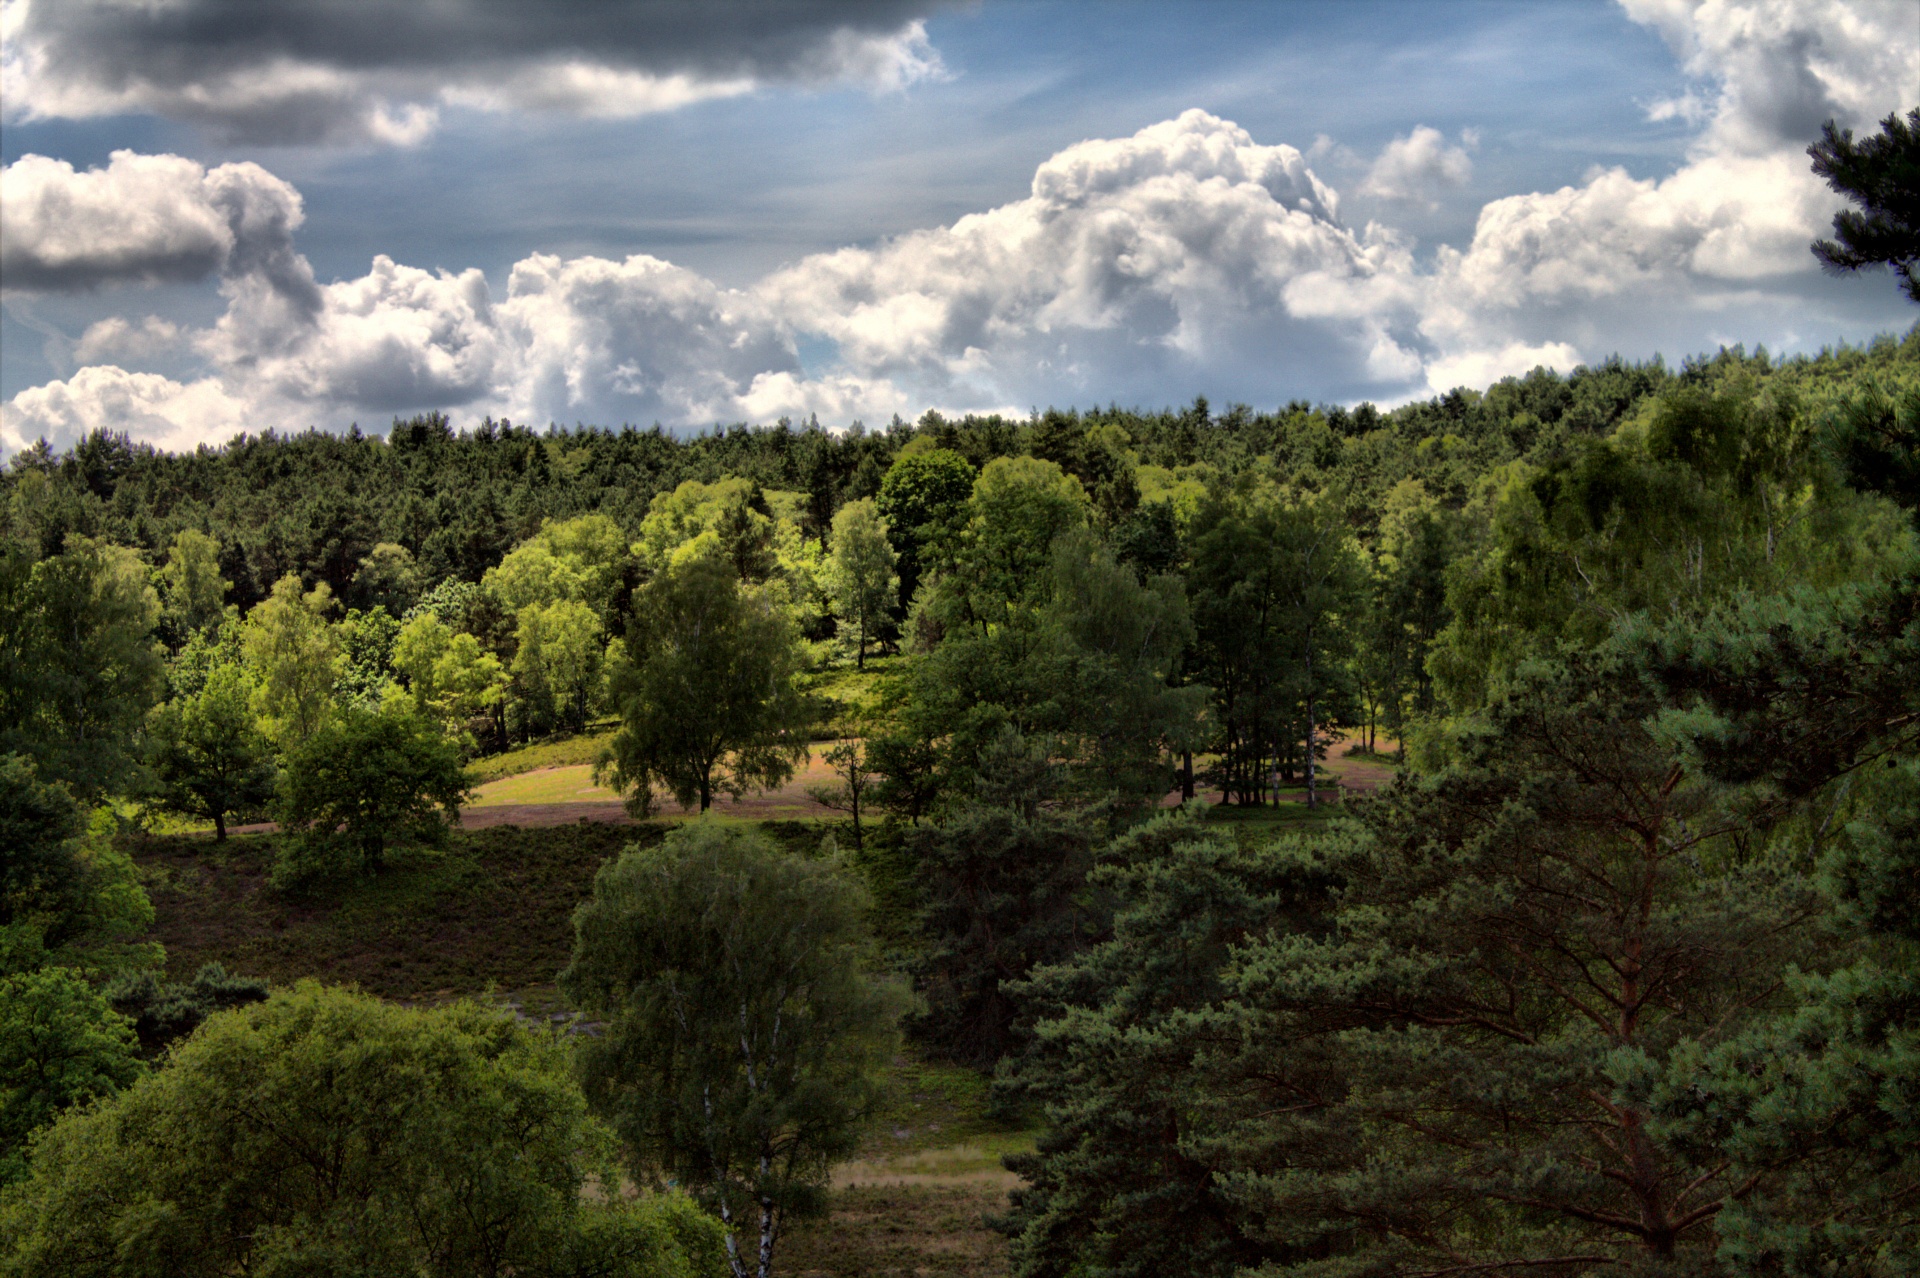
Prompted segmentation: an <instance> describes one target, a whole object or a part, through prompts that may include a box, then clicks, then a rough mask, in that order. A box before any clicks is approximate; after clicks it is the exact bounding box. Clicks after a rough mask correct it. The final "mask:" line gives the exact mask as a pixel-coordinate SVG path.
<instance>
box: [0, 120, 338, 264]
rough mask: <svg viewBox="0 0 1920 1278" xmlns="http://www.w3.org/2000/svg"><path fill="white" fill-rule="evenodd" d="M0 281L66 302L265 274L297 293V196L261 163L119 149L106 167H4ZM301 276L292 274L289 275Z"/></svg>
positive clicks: (0, 172)
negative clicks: (130, 286) (206, 161)
mask: <svg viewBox="0 0 1920 1278" xmlns="http://www.w3.org/2000/svg"><path fill="white" fill-rule="evenodd" d="M0 207H3V208H4V209H5V211H6V217H5V220H4V222H0V280H3V281H4V283H5V285H6V287H7V288H9V289H24V290H29V291H48V292H69V291H77V290H85V289H92V288H97V287H100V286H102V285H112V284H127V283H149V284H150V283H159V282H163V281H183V280H185V281H191V280H197V279H202V278H204V277H206V276H208V275H211V274H217V273H221V272H234V273H252V272H258V271H266V272H267V273H269V274H272V275H274V277H275V278H276V279H277V280H278V281H279V283H280V284H281V285H282V286H291V287H298V281H297V279H296V278H295V277H296V276H297V273H298V272H297V270H295V268H294V266H293V263H294V260H295V254H294V252H293V232H294V230H295V228H297V227H298V226H299V225H300V223H301V220H302V217H303V214H302V212H301V207H300V193H299V192H298V191H296V190H294V188H293V187H292V185H291V184H289V183H287V182H285V181H282V180H281V179H280V178H277V177H275V176H274V175H273V174H271V173H269V172H267V171H266V170H265V169H263V168H261V167H260V166H259V165H257V164H223V165H221V166H219V167H218V168H215V169H213V170H211V171H209V170H207V169H205V168H203V167H202V166H201V165H200V164H198V163H196V162H195V161H193V160H188V159H184V158H182V157H180V156H177V155H138V154H135V153H134V152H132V151H115V152H114V153H113V155H112V157H111V159H110V160H109V162H108V164H107V167H106V168H104V169H87V170H85V171H84V172H77V171H75V169H74V167H73V166H72V165H71V164H69V163H67V162H66V161H65V160H53V159H49V158H47V157H46V156H43V155H24V156H21V157H20V158H19V159H18V160H16V161H14V162H13V163H12V164H9V165H7V166H6V168H5V169H0ZM290 271H291V272H293V273H292V274H289V272H290Z"/></svg>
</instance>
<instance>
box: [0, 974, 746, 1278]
mask: <svg viewBox="0 0 1920 1278" xmlns="http://www.w3.org/2000/svg"><path fill="white" fill-rule="evenodd" d="M567 1057H568V1054H567V1051H566V1047H565V1044H564V1043H563V1042H561V1041H560V1040H558V1039H556V1038H552V1037H548V1036H544V1035H539V1034H535V1033H533V1032H531V1031H529V1030H526V1029H523V1028H520V1027H519V1026H517V1025H516V1024H515V1023H514V1022H513V1020H512V1018H510V1017H507V1016H503V1015H501V1014H498V1013H496V1012H493V1011H490V1010H488V1009H485V1008H481V1007H478V1006H476V1005H474V1004H471V1003H462V1004H458V1005H455V1006H452V1007H445V1008H437V1009H432V1010H414V1009H408V1008H400V1007H394V1006H391V1005H388V1004H384V1003H381V1002H378V1001H377V1000H375V999H371V998H368V997H366V996H364V995H360V994H356V993H352V992H349V991H345V990H339V989H326V988H323V987H321V986H318V985H315V984H313V983H311V982H305V983H302V984H301V985H300V986H299V987H297V988H296V989H294V990H292V991H290V992H287V993H283V994H279V995H276V996H274V997H273V998H272V999H270V1000H268V1001H267V1002H265V1003H262V1004H258V1005H256V1006H253V1007H248V1008H243V1009H241V1010H239V1011H233V1012H225V1013H221V1014H219V1015H217V1016H214V1017H213V1018H211V1019H210V1020H209V1021H208V1022H207V1023H206V1024H205V1025H204V1026H202V1027H201V1030H200V1032H199V1033H198V1034H196V1035H194V1037H193V1038H191V1039H189V1040H188V1041H187V1042H185V1043H184V1044H182V1045H180V1046H179V1047H178V1048H176V1049H175V1051H174V1052H173V1054H172V1056H171V1057H170V1059H169V1061H168V1063H167V1065H166V1066H165V1067H164V1068H163V1069H160V1070H158V1071H156V1072H154V1073H151V1074H148V1075H146V1076H145V1077H143V1078H141V1079H139V1081H137V1082H136V1083H134V1085H133V1086H132V1087H130V1088H128V1089H127V1090H126V1091H124V1092H122V1093H121V1094H120V1095H118V1096H117V1097H114V1098H113V1099H111V1100H108V1101H105V1102H103V1103H101V1104H99V1105H96V1106H94V1107H93V1108H91V1109H88V1110H85V1111H81V1112H73V1113H69V1114H68V1115H67V1116H65V1117H64V1118H62V1119H61V1120H60V1121H58V1122H57V1123H55V1124H54V1125H53V1127H52V1128H51V1129H49V1130H48V1131H47V1133H46V1134H45V1135H44V1136H42V1137H41V1138H40V1139H39V1140H38V1141H37V1142H36V1144H35V1145H34V1149H33V1159H32V1173H31V1176H30V1177H29V1178H28V1179H27V1180H26V1181H25V1182H24V1183H22V1184H20V1185H17V1186H15V1187H14V1188H13V1189H12V1190H10V1191H8V1193H7V1195H6V1197H5V1198H4V1199H0V1254H5V1255H6V1256H7V1257H8V1258H9V1263H10V1268H11V1272H16V1273H20V1274H34V1275H39V1274H48V1275H52V1274H60V1275H64V1276H66V1278H133V1276H134V1275H149V1274H161V1273H164V1274H167V1275H169V1278H203V1276H204V1278H214V1276H215V1275H227V1274H233V1273H256V1274H277V1275H294V1274H302V1275H305V1274H312V1275H321V1274H366V1275H374V1274H395V1275H398V1274H405V1275H409V1276H414V1275H418V1276H421V1278H442V1276H444V1278H504V1276H505V1275H508V1274H512V1275H515V1276H516V1278H587V1276H588V1275H594V1276H601V1275H605V1276H609V1278H610V1276H613V1275H619V1276H621V1278H695V1276H696V1275H712V1274H715V1273H717V1272H723V1270H722V1269H721V1266H720V1263H719V1258H720V1242H719V1237H718V1230H717V1229H715V1228H714V1227H713V1226H712V1224H711V1223H710V1222H707V1221H705V1220H702V1219H700V1218H698V1215H697V1213H695V1212H693V1211H691V1210H690V1209H688V1208H687V1207H685V1206H682V1205H679V1204H678V1203H677V1202H676V1201H675V1200H673V1199H671V1198H667V1199H659V1198H649V1199H642V1200H641V1201H639V1202H637V1203H628V1202H615V1203H611V1204H606V1205H602V1204H598V1203H595V1202H592V1201H590V1200H589V1197H588V1196H587V1195H584V1194H583V1192H582V1191H583V1190H585V1189H586V1188H587V1187H588V1186H589V1185H590V1184H595V1183H597V1184H599V1185H601V1186H611V1185H613V1184H614V1183H615V1180H614V1171H613V1166H612V1160H611V1154H612V1148H613V1147H612V1142H611V1139H610V1138H609V1136H608V1134H607V1132H606V1131H605V1129H604V1128H602V1127H601V1126H600V1125H599V1124H597V1123H596V1122H594V1121H593V1120H592V1119H591V1118H590V1117H588V1115H587V1113H586V1106H585V1103H584V1101H583V1099H582V1097H581V1095H580V1091H579V1089H578V1088H577V1087H576V1086H575V1085H574V1083H573V1082H572V1080H571V1078H570V1077H569V1073H568V1069H567V1064H568V1059H567Z"/></svg>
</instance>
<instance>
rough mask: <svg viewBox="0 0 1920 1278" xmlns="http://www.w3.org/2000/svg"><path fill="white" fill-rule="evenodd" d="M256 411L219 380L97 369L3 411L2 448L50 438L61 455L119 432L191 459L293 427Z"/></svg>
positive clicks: (31, 393) (29, 394) (34, 391)
mask: <svg viewBox="0 0 1920 1278" xmlns="http://www.w3.org/2000/svg"><path fill="white" fill-rule="evenodd" d="M257 407H258V406H257V405H255V404H253V403H251V402H249V401H248V400H246V399H243V398H240V397H238V396H235V395H233V394H232V393H230V392H229V391H228V389H227V388H226V386H225V385H224V384H223V383H222V382H221V380H220V379H219V378H214V377H206V378H201V379H200V380H198V381H195V382H190V383H187V384H185V385H182V384H181V383H179V382H176V381H174V380H172V379H171V378H167V377H162V376H160V375H159V374H158V373H129V372H127V371H126V370H125V369H122V368H116V367H113V366H112V365H103V366H95V367H90V368H83V369H81V370H80V371H79V372H77V373H75V374H74V375H73V376H72V377H70V378H68V379H67V380H65V381H55V382H48V383H47V384H46V385H44V386H34V387H31V388H29V389H27V390H23V391H21V392H20V393H19V394H18V395H15V396H14V397H13V398H12V399H10V400H8V401H7V402H6V403H5V404H4V405H0V445H4V446H5V448H6V449H7V450H8V451H9V452H11V451H15V450H18V449H21V448H25V447H27V446H29V445H31V444H32V443H33V442H34V441H35V440H37V439H45V440H46V441H47V442H48V443H49V444H51V445H52V446H53V447H55V448H56V449H58V448H65V447H68V446H70V445H72V444H74V443H76V442H77V441H78V440H79V439H80V438H81V437H82V436H84V435H86V434H88V433H89V432H91V431H96V430H115V431H125V432H126V433H128V434H130V435H132V436H133V437H134V438H136V439H140V440H144V441H145V442H147V443H150V444H153V445H155V446H156V447H160V448H167V449H172V450H175V451H182V452H185V451H191V450H192V449H194V448H195V447H197V446H198V445H200V444H203V443H218V442H222V441H224V440H227V439H231V438H232V437H233V436H234V435H236V434H238V433H240V432H241V431H243V430H250V429H259V428H260V427H262V426H266V425H286V424H289V423H287V422H284V421H281V422H275V421H265V422H263V421H260V420H259V419H258V418H257V417H256V416H255V413H256V411H257Z"/></svg>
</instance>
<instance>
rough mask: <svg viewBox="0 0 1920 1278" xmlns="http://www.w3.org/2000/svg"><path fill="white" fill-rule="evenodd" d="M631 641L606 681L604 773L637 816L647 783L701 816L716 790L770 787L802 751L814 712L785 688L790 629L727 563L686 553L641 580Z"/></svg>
mask: <svg viewBox="0 0 1920 1278" xmlns="http://www.w3.org/2000/svg"><path fill="white" fill-rule="evenodd" d="M630 644H631V654H632V655H631V656H623V657H622V659H621V660H620V661H619V662H618V663H617V664H616V665H615V666H614V668H613V670H612V672H611V673H610V675H609V677H608V685H609V689H610V695H611V698H612V700H613V703H614V705H615V707H616V708H617V709H618V711H619V714H620V720H621V726H620V731H619V732H618V733H617V734H616V735H615V736H614V739H613V744H612V746H611V747H610V748H609V758H608V763H609V764H610V765H611V766H610V768H609V769H608V770H607V773H606V775H607V776H608V778H609V779H610V781H611V784H612V785H613V787H614V788H615V789H617V790H622V791H630V792H631V793H630V795H629V798H628V803H629V805H630V806H631V807H632V808H633V810H634V811H635V812H636V813H639V814H645V813H647V812H649V811H651V809H652V805H653V787H654V786H655V785H656V784H659V785H662V786H664V787H665V788H666V789H667V790H668V791H669V792H670V793H671V794H672V795H673V796H674V798H675V800H677V801H678V802H679V804H680V806H681V807H683V808H691V807H692V806H694V804H695V802H696V801H697V802H698V803H699V807H700V810H701V811H702V812H704V811H706V810H707V808H708V807H709V806H710V805H711V804H712V802H713V792H714V789H715V787H716V785H717V786H718V787H719V788H721V789H724V790H726V791H727V792H728V793H730V794H733V795H735V796H738V795H740V794H744V793H745V792H746V791H747V790H748V789H751V788H771V787H773V786H776V785H779V784H781V783H782V782H784V781H785V780H786V779H787V778H788V777H790V776H792V775H793V769H794V765H795V764H796V763H798V762H799V761H800V760H802V759H804V758H805V757H806V753H807V731H806V730H807V726H808V724H809V722H810V720H811V718H812V713H811V708H810V707H809V706H808V705H807V703H806V701H805V700H804V699H803V698H802V697H801V695H800V693H799V691H798V689H797V688H796V687H795V685H794V675H795V673H796V672H797V669H798V666H799V652H798V649H797V645H796V642H795V639H794V636H793V632H792V630H791V629H790V628H789V626H788V624H787V620H786V618H785V617H784V616H782V615H781V613H780V610H779V609H778V608H776V607H774V606H773V604H772V602H771V601H770V600H769V599H768V598H767V597H766V596H765V595H764V594H762V593H759V592H755V591H753V590H749V589H742V587H741V585H740V582H739V580H738V579H737V578H736V577H735V576H734V572H733V568H732V566H731V565H730V564H729V563H728V562H727V561H726V560H725V559H723V558H720V557H719V556H718V555H700V556H696V557H694V558H692V559H688V560H685V561H683V562H681V563H678V564H675V565H672V566H670V567H669V568H667V569H666V571H664V572H662V573H661V574H660V575H659V576H657V577H655V578H654V579H653V581H651V582H650V583H648V585H647V587H646V589H645V590H644V591H642V592H641V594H640V596H639V598H638V599H637V600H636V603H635V612H634V622H633V631H632V634H631V637H630ZM716 771H717V772H718V773H719V775H718V776H717V777H716V775H715V773H716Z"/></svg>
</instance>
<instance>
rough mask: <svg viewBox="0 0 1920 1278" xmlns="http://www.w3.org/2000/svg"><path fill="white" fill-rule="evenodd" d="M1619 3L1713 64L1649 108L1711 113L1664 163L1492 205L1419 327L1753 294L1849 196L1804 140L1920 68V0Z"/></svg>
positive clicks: (1532, 322)
mask: <svg viewBox="0 0 1920 1278" xmlns="http://www.w3.org/2000/svg"><path fill="white" fill-rule="evenodd" d="M1622 3H1623V5H1624V7H1625V8H1626V10H1627V12H1628V14H1629V15H1630V16H1631V17H1633V18H1634V19H1635V20H1636V21H1639V22H1642V23H1645V24H1647V25H1650V26H1653V27H1654V28H1655V29H1657V30H1658V31H1659V32H1660V33H1661V35H1662V36H1663V38H1665V39H1666V41H1667V42H1668V43H1669V45H1671V46H1672V47H1673V48H1674V50H1675V51H1676V53H1678V54H1679V55H1680V56H1681V58H1682V59H1683V61H1684V65H1685V67H1686V69H1687V70H1688V71H1689V73H1691V74H1692V75H1694V76H1696V77H1698V78H1699V79H1700V80H1701V81H1702V83H1701V85H1700V86H1699V88H1698V89H1696V90H1689V92H1688V94H1687V95H1686V96H1685V97H1683V98H1681V99H1679V100H1676V101H1674V102H1671V103H1666V104H1656V106H1655V107H1654V108H1653V112H1652V113H1653V114H1654V115H1655V117H1656V118H1661V117H1664V118H1675V117H1678V118H1688V117H1689V116H1693V117H1697V118H1703V119H1704V127H1703V128H1702V131H1701V133H1700V134H1699V136H1698V137H1697V138H1696V139H1695V140H1694V143H1693V145H1692V146H1691V148H1690V150H1689V154H1688V159H1687V162H1686V163H1685V164H1683V165H1682V166H1681V167H1680V168H1679V169H1678V170H1677V171H1676V172H1674V173H1672V174H1671V175H1669V176H1667V177H1665V178H1662V179H1654V178H1635V177H1633V176H1632V175H1631V174H1629V173H1628V172H1627V171H1626V170H1625V169H1622V168H1617V167H1616V168H1608V169H1602V170H1598V171H1596V172H1594V173H1593V174H1591V175H1589V176H1588V178H1587V179H1586V181H1584V182H1583V183H1581V184H1580V185H1578V186H1567V187H1562V188H1560V189H1559V190H1557V191H1548V192H1533V193H1529V194H1524V195H1513V196H1508V197H1506V198H1504V199H1499V200H1494V201H1492V202H1491V203H1489V204H1487V205H1486V206H1485V207H1484V208H1483V209H1482V210H1481V212H1480V217H1479V220H1478V222H1477V224H1476V226H1475V228H1474V234H1473V239H1472V241H1471V243H1470V244H1469V245H1468V246H1467V247H1466V249H1465V250H1456V249H1453V248H1450V247H1443V248H1441V249H1440V251H1439V253H1438V255H1437V261H1436V270H1435V281H1434V285H1435V286H1434V289H1433V294H1432V296H1433V301H1432V304H1431V305H1430V307H1429V309H1428V312H1427V314H1426V316H1425V318H1424V320H1423V322H1422V331H1423V333H1424V334H1425V335H1426V336H1427V337H1428V338H1430V339H1431V340H1433V341H1434V342H1436V343H1437V344H1438V345H1439V346H1440V347H1441V348H1442V351H1443V353H1445V352H1453V351H1476V350H1477V351H1494V350H1499V349H1502V348H1504V347H1506V346H1507V345H1508V344H1510V343H1519V344H1524V343H1527V342H1537V341H1538V340H1539V339H1540V337H1541V336H1542V335H1544V334H1548V333H1553V332H1554V330H1556V329H1558V330H1560V333H1562V334H1564V333H1567V332H1568V331H1569V330H1579V329H1584V330H1586V331H1588V332H1589V333H1594V332H1598V331H1600V327H1599V321H1600V320H1601V319H1602V318H1603V317H1604V313H1605V308H1606V307H1607V306H1609V305H1611V306H1618V307H1638V308H1639V309H1641V310H1642V311H1643V312H1644V311H1649V310H1652V311H1665V312H1677V311H1695V312H1711V311H1713V310H1716V309H1719V308H1722V307H1724V306H1726V305H1727V304H1728V303H1729V302H1730V301H1731V300H1733V299H1740V298H1744V299H1745V300H1746V301H1747V303H1748V304H1751V302H1752V300H1753V299H1752V290H1753V289H1754V288H1755V287H1756V286H1764V285H1766V284H1767V283H1768V282H1770V281H1774V282H1777V281H1780V280H1783V279H1786V278H1789V277H1791V276H1794V275H1796V274H1806V273H1809V272H1810V271H1811V270H1812V269H1813V263H1812V258H1811V256H1810V255H1809V253H1808V251H1807V245H1808V243H1809V242H1810V241H1811V240H1813V239H1814V238H1816V237H1817V236H1819V235H1821V234H1823V233H1824V232H1825V231H1826V229H1827V227H1828V226H1829V224H1830V220H1831V218H1832V215H1833V211H1834V209H1835V208H1836V207H1838V205H1839V204H1840V200H1839V197H1837V196H1835V195H1834V194H1833V193H1832V192H1831V191H1829V190H1828V189H1827V188H1826V186H1825V185H1824V184H1823V183H1822V182H1821V181H1820V180H1819V179H1818V178H1816V177H1815V176H1814V175H1813V173H1812V172H1811V170H1810V168H1809V166H1808V163H1807V159H1806V154H1805V148H1806V145H1807V142H1808V140H1809V139H1811V138H1812V137H1814V136H1815V135H1816V134H1817V132H1818V130H1819V126H1820V124H1821V122H1823V121H1824V120H1826V119H1829V118H1833V119H1837V120H1839V121H1840V122H1841V123H1842V124H1844V125H1849V126H1854V127H1859V126H1862V125H1866V126H1871V124H1872V122H1873V121H1874V120H1876V119H1878V118H1879V117H1880V116H1882V115H1884V114H1886V113H1887V112H1890V111H1893V110H1897V109H1899V108H1901V107H1902V106H1903V105H1904V103H1905V99H1906V98H1907V97H1908V96H1910V95H1911V94H1912V92H1913V86H1914V85H1915V84H1920V27H1916V24H1915V22H1914V20H1913V18H1914V11H1913V8H1912V5H1911V3H1910V2H1909V0H1894V2H1893V3H1883V2H1881V0H1853V2H1851V3H1847V4H1835V3H1826V2H1822V3H1808V2H1805V0H1768V2H1754V0H1622ZM1709 101H1710V102H1711V106H1706V105H1703V104H1705V103H1707V102H1709ZM1596 304H1598V305H1597V306H1596ZM1583 311H1584V312H1585V313H1584V314H1583V313H1582V312H1583ZM1616 340H1617V339H1616ZM1430 385H1431V386H1432V387H1433V388H1434V389H1438V390H1444V389H1446V387H1445V386H1444V385H1442V383H1441V382H1440V381H1439V380H1432V381H1430Z"/></svg>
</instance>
